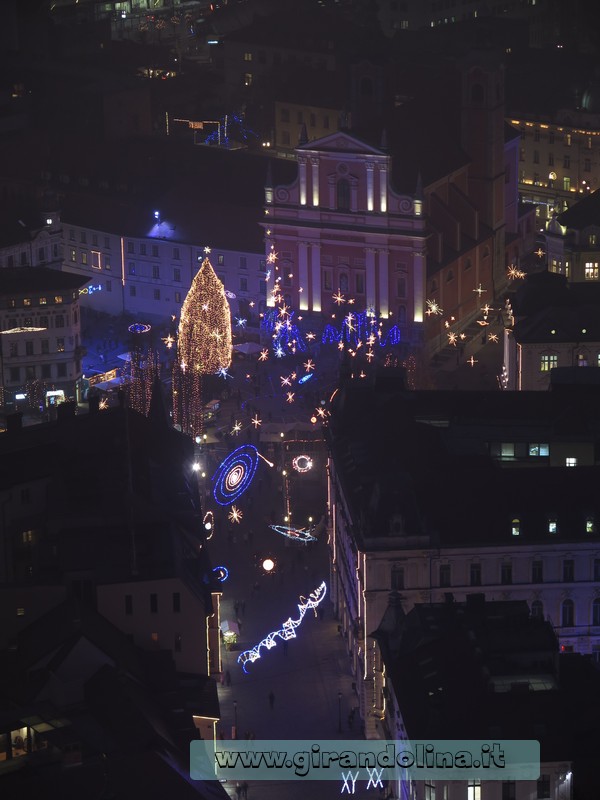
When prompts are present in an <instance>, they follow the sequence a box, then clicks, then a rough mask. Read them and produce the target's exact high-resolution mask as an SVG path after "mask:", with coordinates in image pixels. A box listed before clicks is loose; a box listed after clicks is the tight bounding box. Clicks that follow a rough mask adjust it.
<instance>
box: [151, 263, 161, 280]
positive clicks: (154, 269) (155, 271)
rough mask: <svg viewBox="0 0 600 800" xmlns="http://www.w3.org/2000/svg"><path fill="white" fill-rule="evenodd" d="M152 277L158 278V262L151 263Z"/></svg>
mask: <svg viewBox="0 0 600 800" xmlns="http://www.w3.org/2000/svg"><path fill="white" fill-rule="evenodd" d="M152 277H153V278H160V267H159V266H158V264H152Z"/></svg>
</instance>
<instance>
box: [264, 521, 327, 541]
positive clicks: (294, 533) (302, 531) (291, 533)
mask: <svg viewBox="0 0 600 800" xmlns="http://www.w3.org/2000/svg"><path fill="white" fill-rule="evenodd" d="M269 528H271V530H273V531H275V533H280V534H281V535H282V536H285V537H287V538H288V539H292V540H294V541H296V542H316V541H317V537H316V536H313V535H312V531H314V529H315V528H314V525H313V526H312V527H311V528H309V529H308V530H307V529H306V528H293V527H292V526H291V525H269Z"/></svg>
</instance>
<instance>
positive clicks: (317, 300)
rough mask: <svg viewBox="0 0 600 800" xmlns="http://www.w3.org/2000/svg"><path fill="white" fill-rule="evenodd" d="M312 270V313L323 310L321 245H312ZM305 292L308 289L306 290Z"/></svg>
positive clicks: (314, 243) (306, 289)
mask: <svg viewBox="0 0 600 800" xmlns="http://www.w3.org/2000/svg"><path fill="white" fill-rule="evenodd" d="M311 269H312V293H311V294H312V297H311V300H312V311H320V310H321V282H322V278H321V245H320V244H317V243H316V242H313V243H312V244H311ZM304 291H305V292H307V291H308V288H305V289H304Z"/></svg>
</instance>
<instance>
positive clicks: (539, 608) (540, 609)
mask: <svg viewBox="0 0 600 800" xmlns="http://www.w3.org/2000/svg"><path fill="white" fill-rule="evenodd" d="M531 616H532V617H537V618H538V619H544V604H543V603H542V601H541V600H534V601H533V603H532V604H531Z"/></svg>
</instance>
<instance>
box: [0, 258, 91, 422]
mask: <svg viewBox="0 0 600 800" xmlns="http://www.w3.org/2000/svg"><path fill="white" fill-rule="evenodd" d="M0 276H1V278H2V281H1V288H0V328H1V331H0V365H1V380H0V388H1V389H2V401H1V405H2V406H4V408H5V409H7V410H9V411H11V410H12V411H17V410H23V409H25V408H27V407H33V408H36V409H37V410H42V411H44V410H45V409H47V408H48V407H50V406H53V405H56V404H57V403H60V402H63V401H64V400H67V399H70V398H76V399H77V400H81V399H82V398H81V392H82V384H81V381H82V357H83V348H82V344H81V317H80V291H81V288H82V287H83V286H84V284H85V283H86V281H85V280H84V279H81V278H80V277H78V276H76V275H71V274H68V273H64V272H61V271H59V270H56V269H50V268H49V267H33V266H32V267H6V268H5V269H3V270H2V271H1V272H0Z"/></svg>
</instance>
